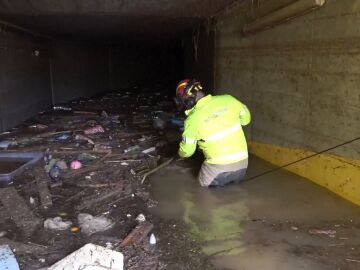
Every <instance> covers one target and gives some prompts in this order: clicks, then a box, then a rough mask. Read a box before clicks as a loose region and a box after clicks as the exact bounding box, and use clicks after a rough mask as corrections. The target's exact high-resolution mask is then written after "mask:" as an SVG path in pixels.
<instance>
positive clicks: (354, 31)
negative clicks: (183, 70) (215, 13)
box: [216, 0, 360, 159]
mask: <svg viewBox="0 0 360 270" xmlns="http://www.w3.org/2000/svg"><path fill="white" fill-rule="evenodd" d="M267 2H268V3H269V2H271V1H267ZM272 2H273V3H274V4H275V5H276V3H279V2H284V1H276V0H273V1H272ZM288 2H289V1H288ZM252 12H253V10H252V7H249V6H245V5H242V6H239V7H238V8H236V10H233V11H231V12H229V13H227V14H224V15H223V16H222V17H220V18H219V20H218V24H217V32H218V34H217V40H216V43H217V46H216V55H217V57H216V62H217V65H216V82H217V89H218V91H220V92H230V93H232V94H234V95H236V96H237V97H239V98H240V99H241V100H243V101H244V102H245V103H247V104H249V106H250V108H251V111H252V113H253V123H252V129H251V134H250V135H249V136H250V138H251V139H252V140H254V141H258V142H263V143H269V144H276V145H281V146H290V147H298V148H305V149H309V150H313V151H320V150H323V149H326V148H328V147H331V146H333V145H337V144H340V143H342V142H344V141H346V140H351V139H353V138H355V137H357V136H359V134H360V133H359V132H360V121H359V120H360V90H359V84H360V76H359V73H360V50H359V49H360V47H359V45H358V44H359V41H360V19H359V18H360V17H359V16H358V15H359V12H360V2H359V1H357V0H346V1H340V0H328V1H327V3H326V4H325V6H323V7H322V8H320V9H319V10H317V11H314V12H311V13H309V14H307V15H305V16H302V17H299V18H296V19H294V20H292V21H291V22H288V23H285V24H282V25H278V26H276V27H274V28H273V29H270V30H266V31H263V32H260V33H257V34H255V35H252V36H248V37H244V36H242V33H241V29H242V26H243V24H244V22H245V21H247V20H249V18H251V16H253V13H252ZM332 153H334V154H338V155H341V156H345V157H349V158H352V159H360V142H357V143H353V144H349V145H347V146H344V147H340V148H338V149H336V150H334V151H332Z"/></svg>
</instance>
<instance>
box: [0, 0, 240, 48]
mask: <svg viewBox="0 0 360 270" xmlns="http://www.w3.org/2000/svg"><path fill="white" fill-rule="evenodd" d="M234 1H235V0H0V19H2V20H6V21H8V22H10V23H14V24H17V25H19V26H22V27H26V28H29V29H31V30H33V31H37V32H40V33H42V34H46V35H49V36H53V37H55V38H62V39H74V40H88V41H97V42H99V41H100V42H123V41H124V40H127V41H135V42H140V41H144V42H145V41H146V42H148V41H161V42H163V41H169V40H174V39H176V38H178V37H180V36H181V35H182V34H184V33H185V32H186V31H189V30H190V29H191V28H192V27H193V26H194V25H196V24H198V23H199V22H200V21H201V20H204V19H205V18H208V17H211V16H212V15H214V14H215V13H217V12H218V11H220V10H222V9H224V8H225V7H226V6H228V5H230V4H232V3H233V2H234Z"/></svg>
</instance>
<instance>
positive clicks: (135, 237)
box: [120, 222, 154, 247]
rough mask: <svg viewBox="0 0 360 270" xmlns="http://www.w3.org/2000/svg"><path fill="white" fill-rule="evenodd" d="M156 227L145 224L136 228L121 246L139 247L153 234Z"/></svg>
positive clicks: (148, 223)
mask: <svg viewBox="0 0 360 270" xmlns="http://www.w3.org/2000/svg"><path fill="white" fill-rule="evenodd" d="M153 228H154V225H153V224H151V223H150V222H144V223H141V224H139V225H137V226H136V227H135V229H133V230H132V231H131V232H130V233H129V234H128V236H126V238H125V239H124V240H123V241H122V242H121V244H120V246H121V247H125V246H129V245H138V244H139V243H141V241H142V240H144V239H145V237H146V236H147V235H148V234H149V233H150V232H151V230H152V229H153Z"/></svg>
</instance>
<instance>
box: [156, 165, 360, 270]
mask: <svg viewBox="0 0 360 270" xmlns="http://www.w3.org/2000/svg"><path fill="white" fill-rule="evenodd" d="M250 161H251V162H250V167H249V171H248V176H247V177H251V176H253V175H258V174H259V173H262V172H264V171H268V170H270V169H273V168H274V167H273V166H272V165H270V164H268V163H266V162H264V161H261V160H259V159H256V158H252V159H251V160H250ZM194 167H195V166H194ZM197 167H198V168H199V166H197ZM196 174H197V170H196V171H195V172H193V171H191V169H190V170H185V169H182V168H180V167H176V166H173V167H171V168H167V169H164V170H163V171H161V172H159V173H158V174H156V175H154V176H153V177H152V178H151V179H150V181H151V183H152V188H153V190H152V192H153V194H152V195H153V197H154V198H155V199H156V200H157V201H159V205H158V207H156V208H155V209H153V212H154V214H157V215H160V216H162V217H164V218H168V219H179V220H183V221H184V222H185V223H186V224H188V225H189V230H190V234H192V235H193V237H195V238H198V239H199V240H201V242H202V243H203V251H204V252H205V253H206V254H208V255H212V258H213V262H214V265H215V267H218V268H219V269H224V268H225V269H232V270H240V269H241V270H253V269H266V270H289V269H292V270H304V269H319V270H330V269H340V268H341V269H358V265H353V264H352V265H351V267H349V263H347V262H346V261H344V260H343V258H344V257H345V256H348V255H347V254H349V252H352V250H353V249H352V245H355V246H358V245H359V243H360V238H359V237H356V236H357V235H360V227H357V229H356V230H355V229H354V226H353V225H354V224H360V208H358V207H357V206H355V205H352V204H350V203H348V202H346V201H344V200H342V199H341V198H339V197H338V196H335V195H334V194H332V193H330V192H328V191H327V190H326V189H324V188H321V187H319V186H317V185H315V184H313V183H311V182H310V181H308V180H305V179H303V178H301V177H299V176H296V175H294V174H291V173H289V172H286V171H278V172H276V173H272V174H269V175H266V176H265V177H262V178H258V179H256V180H252V181H249V182H246V183H242V184H239V185H230V186H227V187H225V188H220V189H207V188H201V187H200V186H199V184H198V182H197V180H196ZM339 224H347V225H344V227H341V228H340V227H339ZM292 225H296V226H295V227H296V228H297V229H296V230H294V229H292V228H293V227H292ZM310 228H324V229H334V230H336V231H337V233H338V235H342V236H344V237H345V238H344V239H342V240H341V242H340V244H341V246H340V247H341V248H339V249H334V247H335V246H336V247H337V245H338V244H339V243H338V239H337V238H335V239H332V238H329V237H327V236H325V237H319V236H314V235H310V234H309V233H308V230H309V229H310ZM346 228H348V229H346ZM354 230H355V231H354ZM349 241H353V244H350V243H349ZM354 250H355V249H354ZM309 251H310V253H309ZM308 254H311V256H308ZM324 254H332V256H326V259H324V260H319V259H318V258H322V256H324ZM356 258H357V257H356ZM339 262H342V263H341V267H340V266H339ZM354 267H355V268H354Z"/></svg>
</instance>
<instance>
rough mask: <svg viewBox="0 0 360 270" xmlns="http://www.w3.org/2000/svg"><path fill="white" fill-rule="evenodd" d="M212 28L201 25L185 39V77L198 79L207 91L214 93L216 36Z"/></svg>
mask: <svg viewBox="0 0 360 270" xmlns="http://www.w3.org/2000/svg"><path fill="white" fill-rule="evenodd" d="M209 23H210V22H209ZM210 26H211V25H208V27H206V25H201V26H199V28H197V29H194V32H193V34H192V35H191V36H188V37H186V38H184V40H183V44H184V72H185V76H184V77H185V78H196V79H197V80H199V81H200V82H201V83H202V85H203V86H204V88H205V89H206V90H207V91H209V92H213V90H214V52H215V47H214V45H215V42H214V41H215V35H214V31H213V28H211V27H210Z"/></svg>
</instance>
